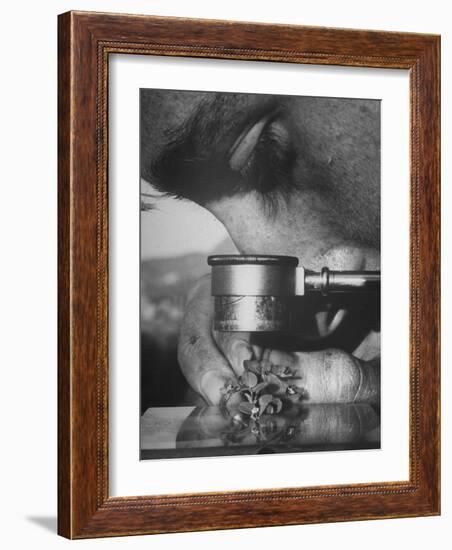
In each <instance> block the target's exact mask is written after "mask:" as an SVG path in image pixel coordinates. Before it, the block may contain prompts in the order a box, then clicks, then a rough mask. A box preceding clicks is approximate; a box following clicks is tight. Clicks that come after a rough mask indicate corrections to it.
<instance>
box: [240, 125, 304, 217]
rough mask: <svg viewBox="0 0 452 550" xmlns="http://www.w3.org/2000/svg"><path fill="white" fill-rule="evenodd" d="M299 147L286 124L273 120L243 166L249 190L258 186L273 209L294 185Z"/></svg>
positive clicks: (265, 201)
mask: <svg viewBox="0 0 452 550" xmlns="http://www.w3.org/2000/svg"><path fill="white" fill-rule="evenodd" d="M294 163H295V149H294V147H293V144H292V141H291V138H290V134H289V131H288V129H287V128H286V126H285V125H283V123H282V122H281V121H279V120H278V119H273V120H270V121H269V122H268V123H267V125H266V126H265V128H264V129H263V130H262V134H261V136H260V138H259V141H258V143H257V145H256V147H255V148H254V151H253V153H252V154H251V156H250V158H249V159H248V162H247V163H246V165H245V166H244V167H243V168H242V169H241V170H240V175H241V177H242V179H243V180H244V183H245V186H246V189H247V190H250V189H252V190H254V191H256V192H258V193H259V195H260V196H261V197H262V199H263V202H264V204H265V205H266V206H267V207H269V208H270V209H271V210H274V208H275V207H277V206H278V204H279V199H281V198H282V199H287V198H288V197H289V195H290V193H291V191H293V189H294V183H293V178H292V170H293V166H294Z"/></svg>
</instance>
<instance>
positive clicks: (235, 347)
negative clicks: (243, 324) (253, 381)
mask: <svg viewBox="0 0 452 550" xmlns="http://www.w3.org/2000/svg"><path fill="white" fill-rule="evenodd" d="M212 336H213V339H214V340H215V342H216V344H217V346H218V348H219V349H220V350H221V351H222V352H223V354H224V356H225V357H226V359H227V360H228V362H229V364H230V366H231V367H232V369H233V370H234V372H235V374H236V375H237V376H241V375H242V374H243V372H244V370H245V369H244V366H243V362H244V361H246V360H248V359H253V358H254V350H253V347H252V346H251V344H250V333H249V332H219V331H216V330H213V331H212Z"/></svg>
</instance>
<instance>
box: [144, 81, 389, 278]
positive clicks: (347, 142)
mask: <svg viewBox="0 0 452 550" xmlns="http://www.w3.org/2000/svg"><path fill="white" fill-rule="evenodd" d="M142 109H143V111H144V116H143V119H142V120H143V122H142V124H143V128H142V136H143V140H142V174H143V177H144V179H146V180H148V181H149V183H151V184H155V183H157V184H158V185H159V186H160V188H161V189H162V190H165V191H166V190H170V191H173V192H174V193H175V194H178V195H180V196H186V197H188V198H191V199H192V200H195V201H196V202H199V203H201V204H202V205H203V206H205V207H206V208H207V209H208V210H210V211H211V212H212V213H213V214H214V215H215V216H216V217H217V218H218V219H219V220H220V221H221V222H222V223H223V224H224V225H225V227H226V229H227V230H228V232H229V233H230V235H231V238H232V240H233V241H234V243H235V244H236V246H237V248H238V250H239V251H240V252H241V253H244V254H288V255H293V256H297V257H298V258H300V263H301V265H304V266H305V267H307V268H310V269H318V268H321V267H323V265H328V266H329V267H331V268H338V269H376V268H378V267H379V245H380V162H379V155H380V131H379V114H380V104H379V102H378V101H372V100H346V99H345V100H344V99H330V98H310V97H291V96H266V95H254V94H212V93H198V92H196V93H194V92H173V91H166V90H163V91H153V90H144V91H143V92H142ZM156 161H157V165H156V164H155V163H156ZM152 163H154V165H153V166H152ZM184 187H185V189H184Z"/></svg>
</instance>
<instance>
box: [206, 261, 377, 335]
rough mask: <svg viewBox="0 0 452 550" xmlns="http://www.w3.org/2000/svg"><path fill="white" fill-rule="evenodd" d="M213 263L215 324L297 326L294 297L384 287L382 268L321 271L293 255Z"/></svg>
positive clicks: (246, 328) (261, 328)
mask: <svg viewBox="0 0 452 550" xmlns="http://www.w3.org/2000/svg"><path fill="white" fill-rule="evenodd" d="M207 262H208V264H209V265H210V266H211V268H212V289H211V294H212V296H213V297H214V329H215V330H217V331H222V332H223V331H225V332H231V331H232V332H235V331H243V332H281V331H290V330H291V329H292V328H293V320H294V315H293V309H294V308H293V303H294V300H293V298H294V297H299V296H305V295H306V294H308V293H320V294H321V295H323V296H325V297H327V296H328V295H330V294H332V293H363V292H378V291H379V290H380V272H379V271H332V270H330V269H328V267H324V268H322V270H321V271H320V272H314V271H310V270H307V269H305V268H303V267H299V265H298V264H299V261H298V258H296V257H294V256H252V255H216V256H209V257H208V260H207Z"/></svg>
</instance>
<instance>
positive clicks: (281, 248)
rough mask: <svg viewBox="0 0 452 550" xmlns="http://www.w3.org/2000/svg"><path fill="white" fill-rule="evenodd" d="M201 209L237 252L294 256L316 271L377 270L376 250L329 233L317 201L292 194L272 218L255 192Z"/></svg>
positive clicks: (302, 263) (311, 197) (213, 203)
mask: <svg viewBox="0 0 452 550" xmlns="http://www.w3.org/2000/svg"><path fill="white" fill-rule="evenodd" d="M206 208H207V209H208V210H209V211H210V212H212V214H213V215H214V216H215V217H217V218H218V219H219V220H220V221H221V222H222V223H223V225H224V226H225V227H226V229H227V231H228V232H229V234H230V236H231V238H232V240H233V241H234V244H235V245H236V247H237V249H238V251H239V252H240V253H241V254H256V255H258V254H264V255H265V254H276V255H287V256H296V257H297V258H298V259H299V260H300V265H302V266H304V267H307V268H309V269H315V270H319V269H321V268H322V267H324V266H328V267H330V268H331V269H338V270H348V269H351V270H360V269H368V270H374V269H379V265H380V260H379V252H378V251H377V250H374V249H370V248H367V247H365V248H364V247H362V246H361V245H359V244H357V243H355V242H351V241H347V240H346V239H344V237H343V236H342V235H340V234H339V233H338V231H337V229H331V227H329V225H328V223H327V222H326V221H325V219H326V218H327V217H326V216H325V215H324V214H323V215H322V205H321V204H318V199H316V197H313V196H309V195H297V196H295V195H294V196H293V197H292V198H291V200H290V201H289V202H288V203H287V204H285V203H283V204H281V205H280V207H279V208H278V209H277V211H276V212H274V213H273V214H269V212H268V209H266V208H265V205H263V203H262V200H261V199H260V198H259V197H258V196H257V195H256V194H255V193H246V194H242V195H240V196H239V195H236V196H233V197H229V198H224V199H221V200H219V201H215V202H211V203H209V204H207V205H206Z"/></svg>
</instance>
